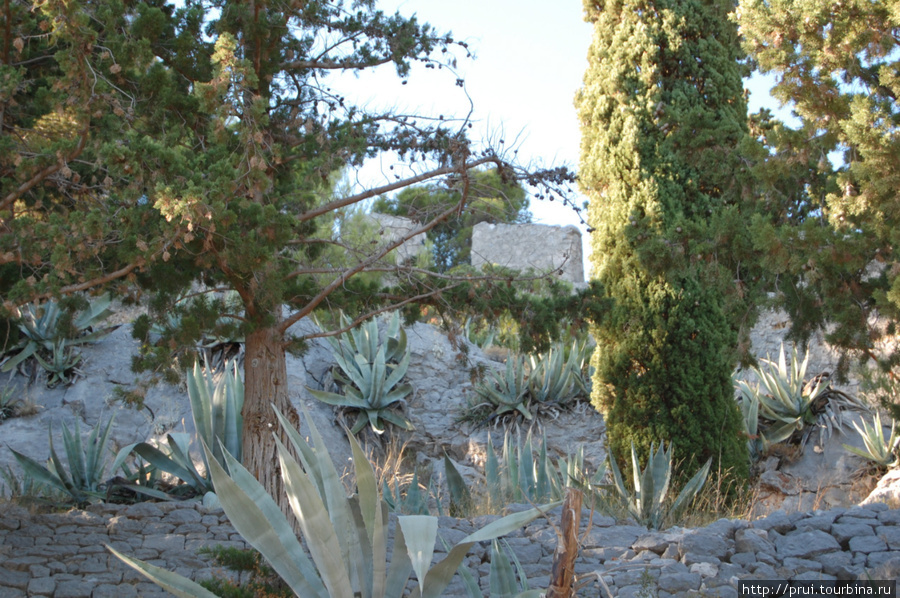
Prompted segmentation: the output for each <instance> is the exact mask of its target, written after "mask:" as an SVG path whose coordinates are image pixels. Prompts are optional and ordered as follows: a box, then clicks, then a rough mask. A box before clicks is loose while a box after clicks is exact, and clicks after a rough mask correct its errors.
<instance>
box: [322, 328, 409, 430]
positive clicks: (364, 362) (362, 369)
mask: <svg viewBox="0 0 900 598" xmlns="http://www.w3.org/2000/svg"><path fill="white" fill-rule="evenodd" d="M341 323H342V324H343V325H345V326H349V325H350V321H349V320H348V319H347V318H346V317H344V316H343V315H341ZM327 338H328V342H329V343H330V344H331V347H332V353H333V355H334V359H335V362H336V363H337V365H338V367H339V368H340V372H337V371H336V372H335V373H334V378H335V380H337V381H338V382H340V383H341V385H342V390H343V394H338V393H334V392H328V391H323V390H315V389H312V388H309V387H307V390H309V392H310V394H312V395H313V396H314V397H316V398H317V399H319V400H320V401H322V402H324V403H328V404H329V405H334V406H335V407H343V408H349V409H356V410H358V412H359V413H358V415H357V418H356V423H354V424H353V427H352V428H351V433H352V434H357V433H358V432H359V431H360V430H362V429H363V428H365V427H366V425H367V424H368V425H370V426H371V427H372V429H373V430H374V431H375V433H377V434H382V433H384V429H385V428H384V424H383V422H382V420H384V421H386V422H389V423H391V424H394V425H395V426H398V427H400V428H403V429H404V430H412V429H413V425H412V422H410V421H409V419H407V418H406V416H404V415H403V414H402V413H399V412H398V411H396V407H397V405H398V403H400V402H401V401H403V400H404V399H405V398H406V397H407V396H408V395H409V394H410V393H412V391H413V388H412V386H411V385H409V384H405V383H404V384H401V383H400V381H401V380H402V379H403V377H404V376H405V375H406V370H407V369H408V368H409V359H410V352H409V349H408V348H407V346H406V333H405V332H403V329H402V328H400V318H399V315H398V314H396V313H395V314H394V315H393V317H392V319H391V321H390V323H389V324H388V330H387V336H386V341H385V342H384V343H379V339H378V324H377V323H376V322H375V320H374V319H372V320H369V321H368V322H367V323H364V324H362V325H360V326H359V327H358V328H354V329H351V330H350V331H349V332H347V333H344V334H342V335H340V338H334V337H327Z"/></svg>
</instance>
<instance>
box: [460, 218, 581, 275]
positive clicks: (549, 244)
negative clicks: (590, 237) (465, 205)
mask: <svg viewBox="0 0 900 598" xmlns="http://www.w3.org/2000/svg"><path fill="white" fill-rule="evenodd" d="M483 264H497V265H498V266H504V267H506V268H513V269H516V270H527V269H529V268H531V269H533V270H536V271H543V272H546V271H549V270H557V269H558V270H560V278H562V279H563V280H567V281H569V282H573V283H580V282H584V260H583V258H582V251H581V231H579V230H578V229H577V228H576V227H574V226H549V225H546V224H488V223H486V222H482V223H480V224H476V225H475V228H474V229H473V231H472V265H473V266H475V267H480V266H482V265H483Z"/></svg>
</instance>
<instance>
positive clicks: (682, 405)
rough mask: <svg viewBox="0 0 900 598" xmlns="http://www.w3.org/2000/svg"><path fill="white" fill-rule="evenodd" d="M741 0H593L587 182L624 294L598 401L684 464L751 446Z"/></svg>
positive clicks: (606, 322) (609, 282)
mask: <svg viewBox="0 0 900 598" xmlns="http://www.w3.org/2000/svg"><path fill="white" fill-rule="evenodd" d="M730 7H731V4H730V2H727V1H720V0H660V1H646V0H610V1H603V0H586V1H585V10H586V18H587V19H588V20H589V21H590V22H592V23H593V24H594V39H593V43H592V45H591V48H590V51H589V56H588V61H589V66H588V69H587V72H586V74H585V79H584V87H583V88H582V90H581V91H580V92H579V94H578V96H577V98H576V104H577V106H578V109H579V114H580V118H581V121H582V157H581V169H580V181H581V185H582V187H583V189H584V191H585V192H586V193H587V194H588V196H589V198H590V205H589V209H588V223H589V225H590V226H591V227H592V229H593V235H592V238H591V242H592V257H591V260H592V264H593V267H594V276H595V277H597V278H598V279H599V280H600V282H601V283H602V284H603V285H604V287H605V289H606V293H607V294H608V297H609V298H611V299H612V300H613V302H614V306H613V308H612V310H611V312H610V314H609V315H608V317H605V318H602V319H601V320H600V321H597V322H595V323H594V327H593V334H594V335H595V337H596V339H597V343H598V347H597V350H596V352H595V355H594V361H593V363H594V366H595V368H596V370H595V378H594V391H593V396H592V402H593V403H594V405H595V406H596V407H597V408H598V409H599V410H601V411H602V412H603V413H604V414H605V415H606V418H607V432H608V438H609V446H610V449H611V451H612V452H613V454H614V455H616V456H617V457H618V458H619V459H622V458H623V457H625V456H626V455H627V454H628V451H629V450H630V446H631V443H634V445H635V447H636V448H637V449H638V451H639V454H640V455H641V457H642V458H646V456H647V454H648V452H649V448H650V443H651V442H656V443H659V442H660V441H666V442H671V443H673V445H674V448H675V459H676V460H678V461H682V462H683V470H682V471H684V472H692V471H694V470H696V468H697V467H699V466H700V465H702V464H703V463H704V462H705V461H706V460H707V459H708V458H710V457H712V458H714V460H715V461H716V465H714V468H713V469H714V470H715V469H716V467H720V468H722V469H721V470H722V471H729V470H730V473H731V474H732V475H735V476H737V477H738V478H740V477H743V476H746V474H747V465H748V458H747V452H746V442H745V439H744V438H742V437H741V432H740V430H741V424H740V414H739V412H738V410H737V407H736V403H735V400H734V391H733V388H732V384H731V372H732V370H733V367H734V365H735V360H736V355H737V353H736V347H737V340H738V331H739V329H740V322H741V319H742V318H744V317H745V316H746V315H748V314H749V313H751V312H750V311H749V307H748V303H749V300H750V295H751V293H750V291H751V289H752V287H753V284H752V283H753V281H752V276H753V275H752V273H749V272H748V271H747V269H746V267H745V266H742V265H741V258H742V257H743V255H744V253H745V252H746V251H748V241H747V239H746V238H745V235H744V233H743V232H742V229H743V228H744V223H743V220H744V216H743V213H742V211H743V210H744V209H745V207H744V206H743V195H742V193H743V190H744V185H745V182H746V179H747V174H746V167H745V165H744V162H743V160H742V158H741V147H742V145H743V144H744V143H745V141H746V140H747V125H746V120H747V116H746V103H745V100H744V96H743V85H742V80H741V75H742V70H743V67H742V66H741V62H740V59H741V51H740V47H739V45H738V41H737V31H736V28H735V26H734V25H733V24H732V23H730V22H729V21H728V11H729V9H730Z"/></svg>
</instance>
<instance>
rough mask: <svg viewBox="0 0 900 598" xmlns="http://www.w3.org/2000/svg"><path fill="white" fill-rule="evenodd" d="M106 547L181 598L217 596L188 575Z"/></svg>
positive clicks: (215, 597)
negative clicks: (179, 573) (183, 575)
mask: <svg viewBox="0 0 900 598" xmlns="http://www.w3.org/2000/svg"><path fill="white" fill-rule="evenodd" d="M106 549H107V550H109V551H110V552H111V553H113V554H114V555H115V556H116V557H118V558H119V559H120V560H122V562H124V563H125V564H126V565H128V566H129V567H131V568H132V569H134V570H136V571H138V572H139V573H141V574H142V575H144V576H145V577H147V578H148V579H149V580H150V581H152V582H153V583H155V584H157V585H158V586H160V587H161V588H163V589H164V590H167V591H168V592H171V593H172V594H174V595H175V596H178V597H179V598H217V596H216V595H215V594H213V593H212V592H210V591H209V590H207V589H206V588H204V587H203V586H201V585H200V584H198V583H196V582H193V581H191V580H190V579H188V578H186V577H182V576H181V575H178V574H177V573H172V572H171V571H166V570H165V569H162V568H160V567H157V566H155V565H151V564H149V563H145V562H144V561H141V560H138V559H135V558H132V557H130V556H126V555H124V554H122V553H121V552H119V551H118V550H116V549H115V548H113V547H112V546H109V545H106Z"/></svg>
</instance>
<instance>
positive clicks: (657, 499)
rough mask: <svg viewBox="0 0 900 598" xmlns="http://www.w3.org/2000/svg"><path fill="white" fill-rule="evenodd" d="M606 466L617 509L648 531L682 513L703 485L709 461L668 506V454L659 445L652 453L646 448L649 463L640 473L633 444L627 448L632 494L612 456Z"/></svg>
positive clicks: (670, 453)
mask: <svg viewBox="0 0 900 598" xmlns="http://www.w3.org/2000/svg"><path fill="white" fill-rule="evenodd" d="M609 463H610V467H611V469H612V473H613V481H614V483H615V489H616V492H617V493H618V498H619V501H620V505H621V506H623V507H624V508H625V509H627V511H628V514H629V515H631V516H632V517H633V518H634V520H635V521H637V522H638V523H640V524H641V525H644V526H647V527H650V528H652V529H660V528H662V527H663V526H664V525H668V524H670V523H673V522H675V521H677V520H678V518H679V517H681V515H682V513H683V512H684V510H685V509H686V508H687V507H688V506H689V505H690V503H691V501H692V500H693V499H694V497H695V496H696V495H697V493H698V492H699V491H700V489H701V488H702V487H703V484H704V483H705V482H706V476H707V474H709V467H710V464H711V463H712V459H710V460H709V461H707V462H706V464H705V465H704V466H703V467H701V468H700V470H699V471H698V472H697V473H696V474H694V477H692V478H691V479H690V480H689V481H688V482H687V484H685V485H684V488H682V489H681V492H680V493H679V494H678V497H677V498H675V500H674V501H672V503H671V504H669V503H668V500H667V499H668V492H669V483H670V482H671V480H672V451H671V446H670V447H669V450H668V451H666V450H665V446H664V444H663V443H660V445H659V449H658V450H655V447H654V445H653V443H651V444H650V459H649V461H648V462H647V467H646V468H645V469H644V471H641V469H640V466H639V464H638V458H637V453H636V452H635V450H634V443H632V445H631V466H632V471H633V473H634V492H630V491H629V490H628V489H627V488H626V487H625V483H624V482H623V481H622V474H621V473H620V471H619V467H618V465H616V460H615V459H614V458H613V455H612V454H610V456H609Z"/></svg>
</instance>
